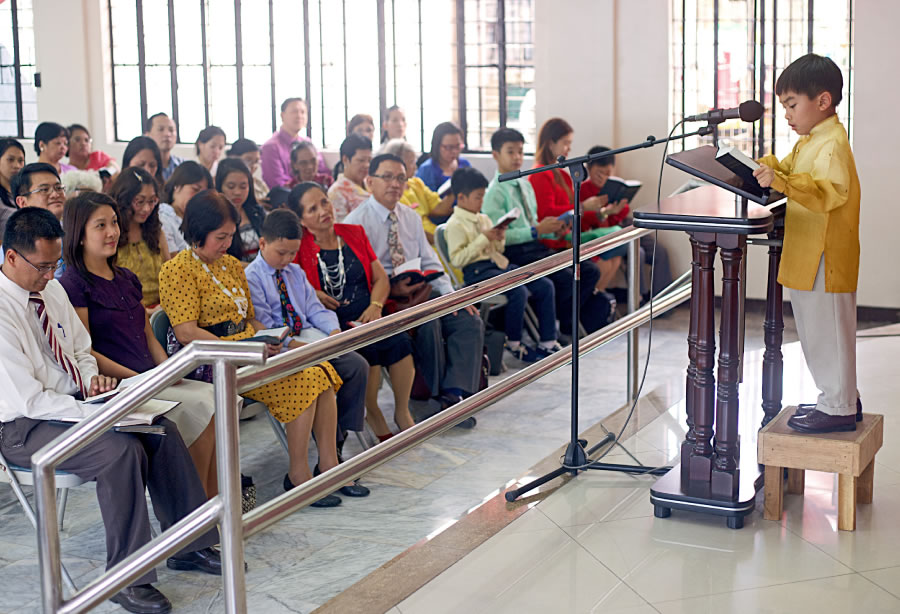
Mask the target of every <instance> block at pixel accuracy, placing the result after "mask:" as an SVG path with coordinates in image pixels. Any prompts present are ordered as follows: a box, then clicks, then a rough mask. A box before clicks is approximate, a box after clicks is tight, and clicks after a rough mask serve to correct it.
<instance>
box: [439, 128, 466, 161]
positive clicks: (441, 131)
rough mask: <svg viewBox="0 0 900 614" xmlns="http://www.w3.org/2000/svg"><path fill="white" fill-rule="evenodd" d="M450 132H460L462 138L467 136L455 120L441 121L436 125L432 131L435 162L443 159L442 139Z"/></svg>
mask: <svg viewBox="0 0 900 614" xmlns="http://www.w3.org/2000/svg"><path fill="white" fill-rule="evenodd" d="M448 134H458V135H459V136H460V138H465V135H464V134H463V131H462V130H461V129H460V127H459V126H457V125H456V124H454V123H453V122H441V123H439V124H438V125H437V126H435V127H434V132H432V133H431V159H432V160H433V164H440V161H441V155H440V154H441V141H443V140H444V137H445V136H447V135H448Z"/></svg>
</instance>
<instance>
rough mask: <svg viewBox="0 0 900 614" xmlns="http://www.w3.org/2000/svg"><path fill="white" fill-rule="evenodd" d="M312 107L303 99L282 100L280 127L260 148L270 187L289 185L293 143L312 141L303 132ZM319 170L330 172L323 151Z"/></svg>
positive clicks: (291, 176) (263, 170) (320, 155)
mask: <svg viewBox="0 0 900 614" xmlns="http://www.w3.org/2000/svg"><path fill="white" fill-rule="evenodd" d="M308 118H309V109H307V107H306V101H305V100H303V99H302V98H287V99H285V101H284V102H282V103H281V127H279V128H278V131H277V132H276V133H275V134H273V135H272V136H271V138H269V140H268V141H266V142H265V143H264V144H263V146H262V148H261V149H260V152H259V153H260V158H261V160H262V162H261V163H262V176H263V181H265V182H266V184H267V185H268V186H269V187H270V188H274V187H276V186H286V185H288V184H289V183H290V182H291V179H293V175H292V174H291V149H292V148H293V147H294V143H299V142H300V141H309V140H311V139H310V138H309V137H307V136H303V135H301V134H300V132H301V131H302V130H303V129H304V128H306V122H307V120H308ZM319 172H320V173H328V172H329V171H328V167H327V166H326V165H325V159H324V158H323V157H322V152H319Z"/></svg>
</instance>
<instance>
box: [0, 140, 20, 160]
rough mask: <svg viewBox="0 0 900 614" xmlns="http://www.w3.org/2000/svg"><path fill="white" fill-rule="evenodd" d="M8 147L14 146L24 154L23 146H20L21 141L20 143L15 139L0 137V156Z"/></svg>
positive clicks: (0, 156)
mask: <svg viewBox="0 0 900 614" xmlns="http://www.w3.org/2000/svg"><path fill="white" fill-rule="evenodd" d="M10 147H15V148H16V149H18V150H19V151H21V152H22V155H23V156H24V155H25V148H24V147H23V146H22V143H20V142H19V141H17V140H16V139H9V138H4V139H0V158H2V157H3V154H5V153H6V150H7V149H9V148H10Z"/></svg>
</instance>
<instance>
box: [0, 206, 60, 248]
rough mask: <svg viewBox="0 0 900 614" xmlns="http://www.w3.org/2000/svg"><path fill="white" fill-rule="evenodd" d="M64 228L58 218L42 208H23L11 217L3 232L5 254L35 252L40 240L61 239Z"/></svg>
mask: <svg viewBox="0 0 900 614" xmlns="http://www.w3.org/2000/svg"><path fill="white" fill-rule="evenodd" d="M63 234H64V233H63V228H62V225H61V224H60V223H59V220H58V219H56V216H55V215H53V214H52V213H50V211H48V210H47V209H41V208H40V207H23V208H21V209H19V210H18V211H16V212H14V213H13V214H12V215H11V216H9V220H7V222H6V230H4V231H3V253H4V254H5V253H6V252H7V250H10V249H12V250H15V251H16V252H18V253H20V254H23V253H24V254H30V253H32V252H34V248H35V243H37V242H38V239H48V240H52V239H61V238H62V236H63Z"/></svg>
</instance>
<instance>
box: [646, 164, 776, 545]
mask: <svg viewBox="0 0 900 614" xmlns="http://www.w3.org/2000/svg"><path fill="white" fill-rule="evenodd" d="M715 152H716V150H715V148H714V147H712V146H706V147H700V148H698V149H694V150H689V151H685V152H682V153H680V154H673V155H672V156H669V157H668V158H667V162H668V163H669V164H671V165H673V166H675V167H677V168H680V169H682V170H684V171H686V172H688V173H689V174H691V175H693V176H695V177H698V178H700V179H703V180H705V181H707V182H709V183H711V184H713V185H708V186H704V187H701V188H697V189H694V190H690V191H688V192H683V193H681V194H678V195H676V196H672V197H670V198H667V199H665V200H663V201H661V202H660V204H659V208H658V209H656V210H638V211H635V213H634V225H635V226H636V227H638V228H652V229H657V230H669V231H671V230H677V231H681V232H686V233H688V235H689V237H690V242H691V254H692V258H691V263H692V277H691V283H692V285H691V315H690V326H689V331H688V360H689V363H688V369H687V382H686V392H685V405H686V409H687V425H688V431H687V434H686V435H685V439H684V441H683V442H682V444H681V464H680V465H678V466H676V467H675V468H673V469H672V471H670V472H669V473H667V474H666V475H664V476H663V477H662V478H660V479H659V480H658V481H657V482H656V484H654V486H653V487H652V488H651V490H650V501H651V502H652V503H653V505H654V514H655V515H656V516H657V517H658V518H665V517H667V516H669V515H670V514H671V510H672V509H680V510H688V511H694V512H702V513H708V514H716V515H720V516H724V517H726V519H727V522H728V526H729V527H731V528H733V529H739V528H741V527H742V526H743V524H744V517H745V516H746V515H748V514H750V513H751V512H752V511H753V509H754V502H755V498H756V491H757V490H758V488H759V487H760V486H761V485H762V480H761V479H760V477H761V476H760V472H759V469H758V465H757V461H756V457H755V454H754V453H753V452H754V451H753V450H751V451H750V454H749V457H747V456H745V457H744V459H743V462H742V461H741V453H740V434H739V432H738V409H739V400H738V384H739V383H740V379H741V362H742V352H743V336H742V335H743V330H744V296H745V294H746V289H745V286H744V283H745V282H744V277H745V274H746V261H745V251H746V246H747V241H748V236H749V235H767V237H766V238H763V237H760V238H759V239H755V240H753V242H754V243H763V244H766V245H768V247H769V268H768V289H767V296H766V318H765V324H764V329H765V335H764V338H765V353H764V355H763V374H762V380H763V383H762V388H763V390H762V398H763V403H762V405H763V411H764V418H763V423H762V425H761V426H764V425H765V424H767V423H768V422H769V421H770V420H772V419H773V418H774V417H775V416H776V415H777V414H778V412H779V411H780V410H781V397H782V370H783V361H782V354H781V341H782V334H783V331H784V322H783V317H782V288H781V285H780V284H779V283H778V280H777V278H778V266H779V263H780V261H781V240H782V238H783V236H784V224H783V220H784V216H783V214H784V200H783V199H784V196H783V195H782V194H779V193H777V192H771V193H769V192H768V191H766V192H762V193H760V192H758V189H757V191H756V192H754V191H752V190H750V189H747V186H743V185H742V182H741V181H740V179H739V178H737V177H736V176H735V175H733V174H732V173H731V171H729V170H728V169H726V168H725V167H724V166H722V165H720V164H718V163H717V162H715V159H714V158H715ZM654 209H655V208H654ZM717 252H719V253H720V255H721V260H722V307H721V315H720V332H719V335H720V336H719V355H718V372H717V373H715V374H714V371H713V369H714V367H715V366H716V340H715V295H714V293H715V287H714V279H713V275H714V271H715V259H716V253H717Z"/></svg>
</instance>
